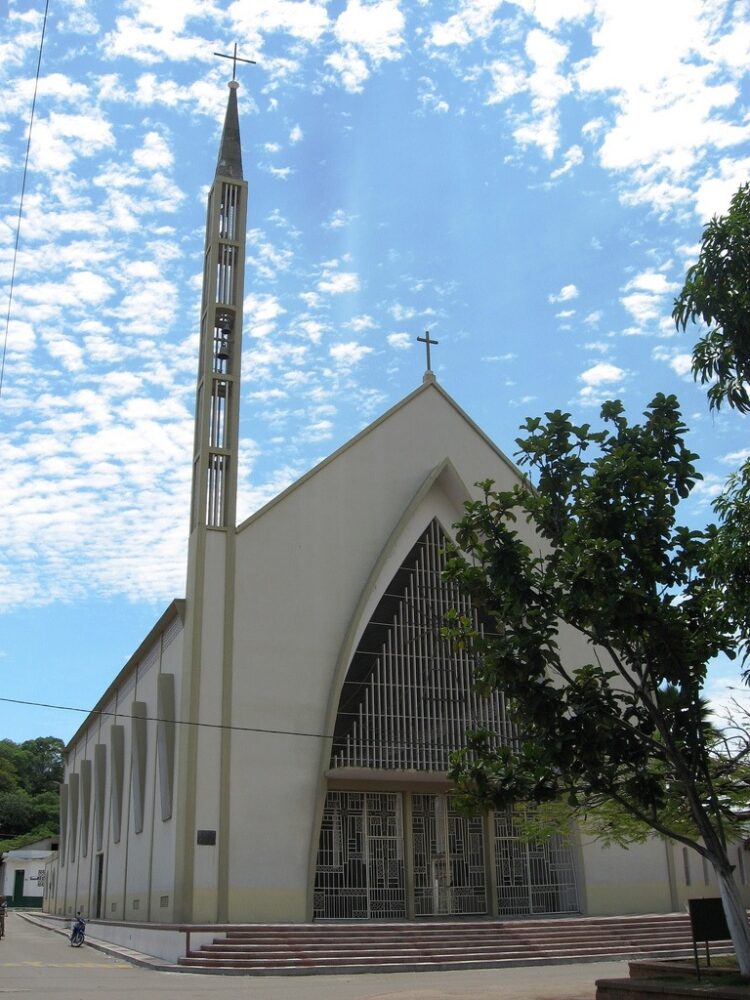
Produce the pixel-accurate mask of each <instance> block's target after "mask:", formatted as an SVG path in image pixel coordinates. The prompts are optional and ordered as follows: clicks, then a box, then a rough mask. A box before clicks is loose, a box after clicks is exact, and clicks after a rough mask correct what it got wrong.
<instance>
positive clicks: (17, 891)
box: [11, 869, 26, 906]
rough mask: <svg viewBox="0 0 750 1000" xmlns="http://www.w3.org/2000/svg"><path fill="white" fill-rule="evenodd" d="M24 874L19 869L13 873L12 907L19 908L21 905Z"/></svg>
mask: <svg viewBox="0 0 750 1000" xmlns="http://www.w3.org/2000/svg"><path fill="white" fill-rule="evenodd" d="M25 875H26V872H25V871H24V870H23V869H21V870H20V871H17V872H16V873H15V876H14V878H13V902H12V904H11V905H12V906H21V905H22V903H23V880H24V877H25Z"/></svg>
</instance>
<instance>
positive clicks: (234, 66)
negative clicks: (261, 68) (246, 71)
mask: <svg viewBox="0 0 750 1000" xmlns="http://www.w3.org/2000/svg"><path fill="white" fill-rule="evenodd" d="M214 55H215V56H221V58H222V59H231V60H232V80H236V79H237V63H238V62H242V63H250V64H251V65H253V66H255V65H256V62H255V60H254V59H240V57H239V56H238V55H237V42H235V43H234V52H233V54H232V55H231V56H228V55H227V54H226V52H214Z"/></svg>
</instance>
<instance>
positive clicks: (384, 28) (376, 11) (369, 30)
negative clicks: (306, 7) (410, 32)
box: [326, 0, 405, 93]
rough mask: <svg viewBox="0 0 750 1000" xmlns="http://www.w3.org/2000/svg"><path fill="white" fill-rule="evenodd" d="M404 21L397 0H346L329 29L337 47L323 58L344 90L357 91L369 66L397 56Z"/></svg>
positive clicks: (366, 75) (401, 41) (400, 51)
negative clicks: (339, 47) (336, 42)
mask: <svg viewBox="0 0 750 1000" xmlns="http://www.w3.org/2000/svg"><path fill="white" fill-rule="evenodd" d="M404 23H405V22H404V15H403V14H402V12H401V9H400V6H399V0H374V2H370V3H362V2H360V0H347V5H346V7H345V9H344V10H343V11H342V12H341V14H339V16H338V18H337V19H336V24H335V26H334V29H333V33H334V36H335V37H336V40H337V41H338V42H339V44H340V45H341V49H340V50H339V51H338V52H334V53H333V54H332V55H330V56H329V57H328V58H327V59H326V64H327V65H328V66H330V67H331V68H332V69H333V70H334V71H335V72H336V73H338V75H339V77H340V78H341V83H342V84H343V86H344V87H345V89H346V90H349V91H351V92H353V93H356V92H358V91H360V90H361V89H362V84H363V83H364V81H365V80H366V79H367V77H368V76H369V75H370V66H371V65H372V66H374V67H377V66H378V65H379V64H380V63H381V62H383V61H384V60H395V59H399V58H400V57H401V53H402V49H403V43H404V39H403V30H404Z"/></svg>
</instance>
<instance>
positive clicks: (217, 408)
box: [208, 379, 229, 449]
mask: <svg viewBox="0 0 750 1000" xmlns="http://www.w3.org/2000/svg"><path fill="white" fill-rule="evenodd" d="M228 405H229V384H228V383H227V382H224V381H222V380H219V379H216V380H215V381H214V391H213V393H212V394H211V413H210V415H209V425H208V444H209V447H210V448H222V449H223V448H226V447H228V445H227V406H228Z"/></svg>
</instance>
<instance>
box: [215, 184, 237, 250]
mask: <svg viewBox="0 0 750 1000" xmlns="http://www.w3.org/2000/svg"><path fill="white" fill-rule="evenodd" d="M238 203H239V188H238V187H236V186H235V185H234V184H222V186H221V204H220V206H219V236H220V237H221V239H223V240H236V239H237V205H238Z"/></svg>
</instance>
